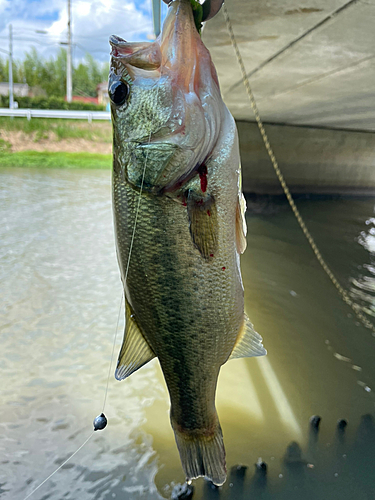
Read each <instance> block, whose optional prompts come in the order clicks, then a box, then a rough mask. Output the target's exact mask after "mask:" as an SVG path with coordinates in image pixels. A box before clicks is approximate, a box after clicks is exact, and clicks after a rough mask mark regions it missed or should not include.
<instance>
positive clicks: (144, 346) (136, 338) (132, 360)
mask: <svg viewBox="0 0 375 500" xmlns="http://www.w3.org/2000/svg"><path fill="white" fill-rule="evenodd" d="M125 320H126V323H125V333H124V341H123V343H122V347H121V351H120V354H119V357H118V362H117V368H116V372H115V377H116V378H117V380H123V379H124V378H126V377H129V375H131V374H132V373H134V372H135V371H136V370H138V368H141V366H143V365H145V364H146V363H148V362H149V361H151V360H152V359H153V358H154V357H155V354H154V352H153V350H152V349H151V347H150V346H149V345H148V343H147V341H146V339H145V338H144V337H143V335H142V333H141V332H140V330H139V327H138V325H137V323H136V321H135V318H134V314H133V312H132V309H131V307H130V305H129V303H128V301H127V299H126V298H125Z"/></svg>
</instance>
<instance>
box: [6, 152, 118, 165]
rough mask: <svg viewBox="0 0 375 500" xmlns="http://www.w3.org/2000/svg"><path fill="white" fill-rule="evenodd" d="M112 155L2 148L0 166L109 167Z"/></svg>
mask: <svg viewBox="0 0 375 500" xmlns="http://www.w3.org/2000/svg"><path fill="white" fill-rule="evenodd" d="M111 164H112V155H100V154H95V153H65V152H64V153H62V152H50V151H43V152H40V151H20V152H17V153H10V152H7V151H6V150H4V149H1V148H0V167H37V168H85V169H96V168H100V169H109V168H111Z"/></svg>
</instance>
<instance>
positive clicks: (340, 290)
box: [222, 4, 375, 337]
mask: <svg viewBox="0 0 375 500" xmlns="http://www.w3.org/2000/svg"><path fill="white" fill-rule="evenodd" d="M222 9H223V14H224V18H225V22H226V25H227V29H228V32H229V36H230V40H231V43H232V46H233V49H234V51H235V53H236V57H237V60H238V64H239V66H240V69H241V73H242V80H243V83H244V86H245V89H246V92H247V95H248V96H249V99H250V104H251V108H252V110H253V112H254V115H255V119H256V122H257V124H258V127H259V131H260V133H261V135H262V138H263V142H264V145H265V147H266V150H267V153H268V155H269V157H270V160H271V162H272V165H273V168H274V170H275V172H276V175H277V178H278V179H279V182H280V184H281V187H282V188H283V191H284V194H285V196H286V197H287V200H288V202H289V205H290V208H291V209H292V211H293V213H294V215H295V217H296V219H297V221H298V224H299V225H300V227H301V229H302V231H303V234H304V235H305V236H306V239H307V241H308V242H309V244H310V246H311V248H312V251H313V252H314V254H315V257H316V258H317V260H318V262H319V264H320V265H321V266H322V268H323V270H324V272H325V273H326V274H327V276H328V278H329V279H330V280H331V282H332V283H333V285H334V287H335V288H336V290H337V291H338V293H339V295H340V296H341V298H342V300H343V301H344V302H345V303H346V304H347V305H348V306H349V307H351V308H352V310H353V311H354V313H355V315H356V316H357V318H358V319H359V320H360V321H361V322H362V324H363V325H364V326H365V327H366V328H369V329H370V330H372V335H373V336H374V337H375V326H374V325H373V323H371V321H369V320H368V319H367V318H366V316H365V315H364V314H363V313H362V312H361V309H362V307H361V306H360V305H359V304H357V303H355V302H354V301H353V300H352V299H351V298H350V297H349V294H348V292H347V291H346V290H345V289H344V288H343V287H342V285H341V284H340V283H339V281H338V280H337V278H336V277H335V275H334V274H333V272H332V271H331V269H330V268H329V266H328V264H327V263H326V261H325V260H324V258H323V256H322V254H321V253H320V250H319V248H318V247H317V245H316V243H315V241H314V239H313V237H312V235H311V234H310V231H309V230H308V229H307V227H306V224H305V222H304V221H303V219H302V216H301V214H300V212H299V210H298V208H297V206H296V204H295V203H294V200H293V197H292V195H291V193H290V191H289V188H288V186H287V184H286V182H285V179H284V176H283V174H282V173H281V170H280V167H279V164H278V162H277V160H276V157H275V154H274V152H273V150H272V148H271V144H270V142H269V140H268V136H267V134H266V131H265V129H264V126H263V123H262V120H261V118H260V114H259V110H258V106H257V104H256V101H255V98H254V94H253V91H252V90H251V87H250V82H249V78H248V76H247V74H246V70H245V65H244V62H243V59H242V56H241V53H240V50H239V48H238V45H237V41H236V38H235V36H234V32H233V27H232V23H231V20H230V18H229V14H228V10H227V8H226V6H225V4H224V5H223V7H222Z"/></svg>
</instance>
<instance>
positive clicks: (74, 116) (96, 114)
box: [0, 108, 111, 123]
mask: <svg viewBox="0 0 375 500" xmlns="http://www.w3.org/2000/svg"><path fill="white" fill-rule="evenodd" d="M0 116H21V117H23V118H27V119H28V120H31V118H66V119H69V120H87V121H88V122H89V123H91V122H92V121H93V120H110V119H111V113H110V112H108V111H75V110H69V111H67V110H64V109H9V108H0Z"/></svg>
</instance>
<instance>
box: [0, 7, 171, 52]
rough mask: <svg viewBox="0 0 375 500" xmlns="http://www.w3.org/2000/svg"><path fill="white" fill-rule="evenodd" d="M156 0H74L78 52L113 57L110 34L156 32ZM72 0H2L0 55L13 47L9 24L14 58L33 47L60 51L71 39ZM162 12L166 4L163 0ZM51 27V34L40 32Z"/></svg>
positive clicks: (133, 37) (143, 36)
mask: <svg viewBox="0 0 375 500" xmlns="http://www.w3.org/2000/svg"><path fill="white" fill-rule="evenodd" d="M151 1H152V0H71V10H72V32H73V44H74V48H73V57H74V60H75V62H78V61H79V60H80V59H82V58H83V57H84V55H85V53H86V52H89V53H90V54H91V55H93V56H94V58H95V59H98V60H100V61H107V60H108V58H109V50H110V49H109V44H108V38H109V36H110V35H112V34H115V35H119V36H122V37H123V38H125V39H126V40H128V41H139V40H147V39H148V38H150V36H152V35H153V27H152V8H151ZM67 5H68V4H67V0H0V49H1V51H0V56H2V57H7V56H6V54H5V53H4V52H3V51H4V50H5V51H7V50H8V38H9V24H12V27H13V38H14V42H13V52H14V57H15V58H17V59H22V58H23V56H24V53H25V52H27V51H29V50H30V48H31V47H32V46H34V47H35V48H36V49H37V50H38V52H40V53H41V54H42V55H43V56H45V57H51V56H53V55H55V54H57V51H58V50H59V47H61V45H60V42H65V41H66V39H67V21H68V7H67ZM162 8H163V11H165V10H166V9H167V6H166V5H165V4H164V3H162ZM37 31H46V32H47V33H37Z"/></svg>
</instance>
